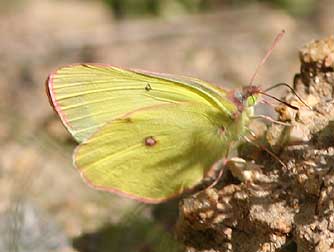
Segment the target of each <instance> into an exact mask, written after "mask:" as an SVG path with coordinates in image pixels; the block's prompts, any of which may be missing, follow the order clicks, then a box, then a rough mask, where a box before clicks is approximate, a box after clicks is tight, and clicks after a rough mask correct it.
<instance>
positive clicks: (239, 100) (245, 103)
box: [233, 86, 261, 112]
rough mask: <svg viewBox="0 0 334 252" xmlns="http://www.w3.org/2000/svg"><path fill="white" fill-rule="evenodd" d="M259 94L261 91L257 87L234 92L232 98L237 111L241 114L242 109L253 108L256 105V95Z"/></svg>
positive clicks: (248, 87)
mask: <svg viewBox="0 0 334 252" xmlns="http://www.w3.org/2000/svg"><path fill="white" fill-rule="evenodd" d="M260 93H261V90H260V88H259V87H258V86H247V87H244V88H243V89H242V90H236V91H235V92H234V95H233V96H234V97H233V98H234V101H235V103H236V104H237V106H238V109H239V111H240V112H242V111H243V110H244V108H248V107H252V106H254V105H255V104H256V103H257V100H258V95H259V94H260Z"/></svg>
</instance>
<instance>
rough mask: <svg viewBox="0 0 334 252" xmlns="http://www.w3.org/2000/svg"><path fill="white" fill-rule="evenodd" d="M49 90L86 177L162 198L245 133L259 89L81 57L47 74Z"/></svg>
mask: <svg viewBox="0 0 334 252" xmlns="http://www.w3.org/2000/svg"><path fill="white" fill-rule="evenodd" d="M281 35H282V34H281ZM276 40H278V38H276ZM47 92H48V96H49V99H50V103H51V104H52V106H53V108H54V109H55V111H56V112H57V113H58V115H59V117H60V119H61V120H62V122H63V124H64V125H65V127H66V128H67V130H68V131H69V132H70V133H71V135H72V136H73V137H74V138H75V140H76V141H77V142H78V143H79V146H78V147H77V148H76V150H75V152H74V157H73V159H74V166H75V167H76V168H77V169H78V170H79V172H80V173H81V175H82V177H83V178H84V180H85V181H86V182H87V183H88V184H89V185H91V186H92V187H94V188H95V189H99V190H105V191H110V192H116V193H120V194H122V195H126V196H128V197H131V198H134V199H137V200H140V201H143V202H147V203H159V202H162V201H165V200H167V199H169V198H172V197H174V196H176V195H179V194H180V193H182V192H183V191H185V190H186V189H190V188H192V187H194V186H195V185H196V184H198V183H199V182H200V181H201V180H202V179H203V177H204V176H205V175H206V174H207V173H208V172H209V171H210V169H211V167H212V166H213V165H214V163H215V162H216V161H217V160H220V159H222V158H226V157H227V154H228V152H229V150H230V149H231V148H233V146H234V145H235V144H237V143H238V142H239V141H240V139H241V138H242V136H244V135H245V134H246V133H247V126H248V124H249V122H250V120H251V117H252V115H253V106H254V105H255V104H256V102H257V100H258V98H259V94H260V89H259V88H257V87H256V86H252V85H250V86H247V87H244V88H242V89H238V90H229V91H228V90H225V89H222V88H219V87H216V86H214V85H212V84H210V83H207V82H205V81H202V80H199V79H195V78H190V77H184V76H174V75H168V74H158V73H151V72H145V71H139V70H127V69H122V68H117V67H113V66H106V65H97V64H78V65H71V66H66V67H62V68H60V69H58V70H57V71H55V72H54V73H52V74H50V76H49V78H48V80H47Z"/></svg>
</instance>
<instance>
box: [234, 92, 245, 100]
mask: <svg viewBox="0 0 334 252" xmlns="http://www.w3.org/2000/svg"><path fill="white" fill-rule="evenodd" d="M234 97H235V98H236V99H237V100H238V101H239V102H240V103H243V101H244V97H243V95H242V93H241V92H239V91H237V92H235V93H234Z"/></svg>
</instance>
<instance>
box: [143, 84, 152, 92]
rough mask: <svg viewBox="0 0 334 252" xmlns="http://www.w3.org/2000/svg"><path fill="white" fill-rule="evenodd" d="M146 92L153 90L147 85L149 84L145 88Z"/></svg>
mask: <svg viewBox="0 0 334 252" xmlns="http://www.w3.org/2000/svg"><path fill="white" fill-rule="evenodd" d="M145 90H146V91H150V90H152V87H151V85H150V83H147V84H146V86H145Z"/></svg>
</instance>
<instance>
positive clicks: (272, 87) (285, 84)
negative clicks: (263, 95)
mask: <svg viewBox="0 0 334 252" xmlns="http://www.w3.org/2000/svg"><path fill="white" fill-rule="evenodd" d="M281 86H284V87H287V88H288V89H289V90H290V91H291V92H292V93H293V94H294V95H295V96H296V97H297V98H298V100H299V101H300V102H301V103H303V104H304V105H305V106H306V107H307V108H309V109H310V110H313V109H312V107H311V106H310V105H308V104H307V103H306V102H304V101H303V99H302V98H301V97H300V96H299V95H298V94H297V92H296V91H295V90H294V89H293V87H291V86H290V85H289V84H287V83H278V84H275V85H273V86H271V87H269V88H267V89H265V90H264V91H263V92H268V91H269V90H272V89H275V88H277V87H281Z"/></svg>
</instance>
